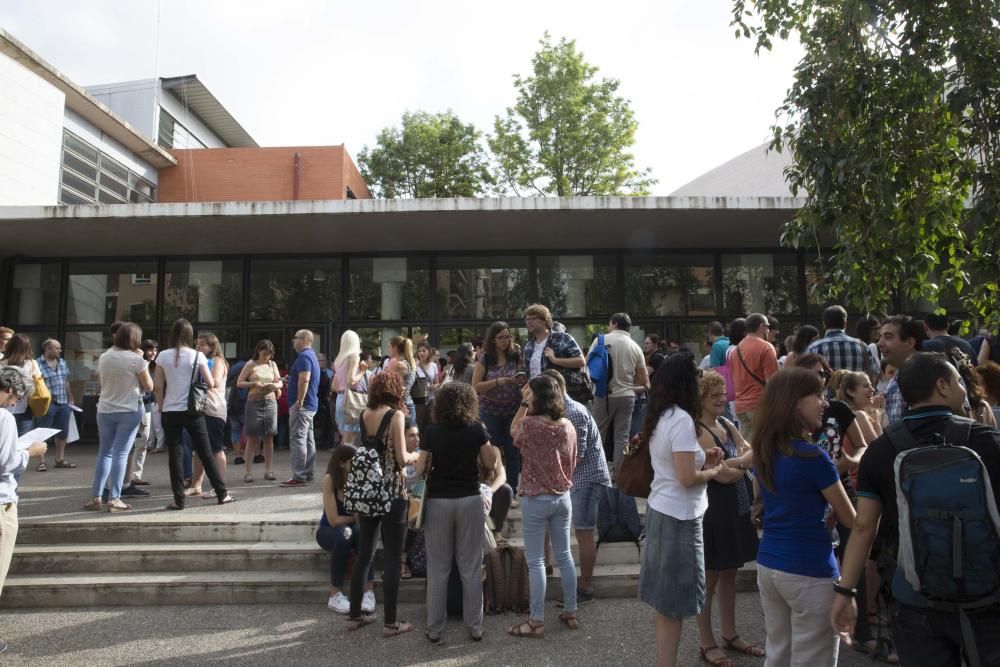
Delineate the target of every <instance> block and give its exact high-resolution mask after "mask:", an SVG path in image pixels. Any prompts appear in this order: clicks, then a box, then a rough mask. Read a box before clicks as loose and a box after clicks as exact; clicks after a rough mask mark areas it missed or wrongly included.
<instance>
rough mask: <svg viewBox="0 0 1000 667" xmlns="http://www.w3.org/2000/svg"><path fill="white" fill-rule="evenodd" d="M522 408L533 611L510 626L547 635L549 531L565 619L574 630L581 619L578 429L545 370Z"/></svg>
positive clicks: (521, 633) (525, 393) (520, 441)
mask: <svg viewBox="0 0 1000 667" xmlns="http://www.w3.org/2000/svg"><path fill="white" fill-rule="evenodd" d="M521 396H522V397H523V399H524V400H523V401H522V403H521V409H520V410H518V412H517V414H516V415H514V423H513V425H512V426H511V429H510V434H511V437H512V438H513V439H514V446H515V447H517V448H518V449H519V450H521V478H520V482H519V484H518V495H520V496H521V516H522V520H523V528H522V530H523V532H524V552H525V557H526V558H527V560H528V579H529V582H530V589H531V616H530V617H529V619H528V620H527V621H526V622H525V623H521V624H519V625H515V626H513V627H511V628H510V629H508V630H507V632H508V633H510V634H511V635H514V636H515V637H533V638H536V639H540V638H541V637H544V636H545V583H546V582H545V533H546V531H548V534H549V538H550V539H551V540H552V551H553V553H554V554H555V558H556V562H558V563H559V572H560V581H561V582H562V589H563V600H564V601H565V605H566V606H565V611H563V613H561V614H559V620H560V621H561V622H562V623H564V624H565V625H566V626H567V627H569V628H570V629H571V630H576V629H577V628H578V627H579V625H578V624H577V621H576V564H575V563H574V562H573V555H572V554H571V553H570V550H569V522H570V516H571V515H572V509H571V508H572V504H571V503H570V498H569V489H570V487H571V486H573V482H572V479H573V470H574V468H576V429H575V428H573V424H571V423H570V421H569V420H568V419H566V418H565V417H564V414H565V411H566V404H565V401H564V399H563V392H562V391H561V390H560V387H559V384H558V382H557V381H556V380H555V379H554V378H551V377H549V376H547V375H544V374H543V375H539V376H537V377H535V378H534V379H533V380H531V382H529V383H528V384H526V385H525V386H524V389H522V391H521Z"/></svg>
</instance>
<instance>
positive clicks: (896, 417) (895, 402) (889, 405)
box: [885, 378, 909, 424]
mask: <svg viewBox="0 0 1000 667" xmlns="http://www.w3.org/2000/svg"><path fill="white" fill-rule="evenodd" d="M908 408H909V406H907V405H906V401H904V400H903V392H901V391H900V390H899V383H898V382H896V378H892V379H891V380H889V384H887V385H886V386H885V416H886V418H887V419H888V420H889V423H890V424H898V423H899V422H901V421H902V420H903V415H905V414H906V410H907V409H908Z"/></svg>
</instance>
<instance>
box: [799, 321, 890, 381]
mask: <svg viewBox="0 0 1000 667" xmlns="http://www.w3.org/2000/svg"><path fill="white" fill-rule="evenodd" d="M806 352H812V353H815V354H821V355H823V357H824V358H826V360H827V362H828V363H829V364H830V368H832V369H833V370H835V371H839V370H845V371H858V372H861V373H867V374H868V375H869V376H871V377H873V378H875V377H878V374H879V372H880V369H879V366H878V362H877V361H875V358H874V357H872V351H871V350H869V349H868V346H867V345H865V344H864V343H862V342H861V341H860V340H858V339H857V338H852V337H851V336H848V335H847V334H846V333H844V331H843V329H830V330H829V331H827V332H826V336H824V337H823V338H820V339H819V340H817V341H814V342H813V343H812V344H811V345H810V346H809V347H808V348H807V349H806Z"/></svg>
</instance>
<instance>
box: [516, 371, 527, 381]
mask: <svg viewBox="0 0 1000 667" xmlns="http://www.w3.org/2000/svg"><path fill="white" fill-rule="evenodd" d="M514 377H515V378H517V379H518V380H523V379H524V378H526V377H528V374H527V373H525V372H524V371H518V372H516V373H514Z"/></svg>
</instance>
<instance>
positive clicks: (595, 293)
mask: <svg viewBox="0 0 1000 667" xmlns="http://www.w3.org/2000/svg"><path fill="white" fill-rule="evenodd" d="M537 266H538V300H539V302H540V303H544V304H546V305H547V306H548V307H549V309H550V310H551V311H552V313H553V314H554V315H555V316H556V317H586V316H588V315H610V314H611V313H614V312H616V311H617V310H618V308H617V307H616V304H615V258H614V256H613V255H598V256H593V255H560V256H540V257H539V258H538V264H537Z"/></svg>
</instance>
